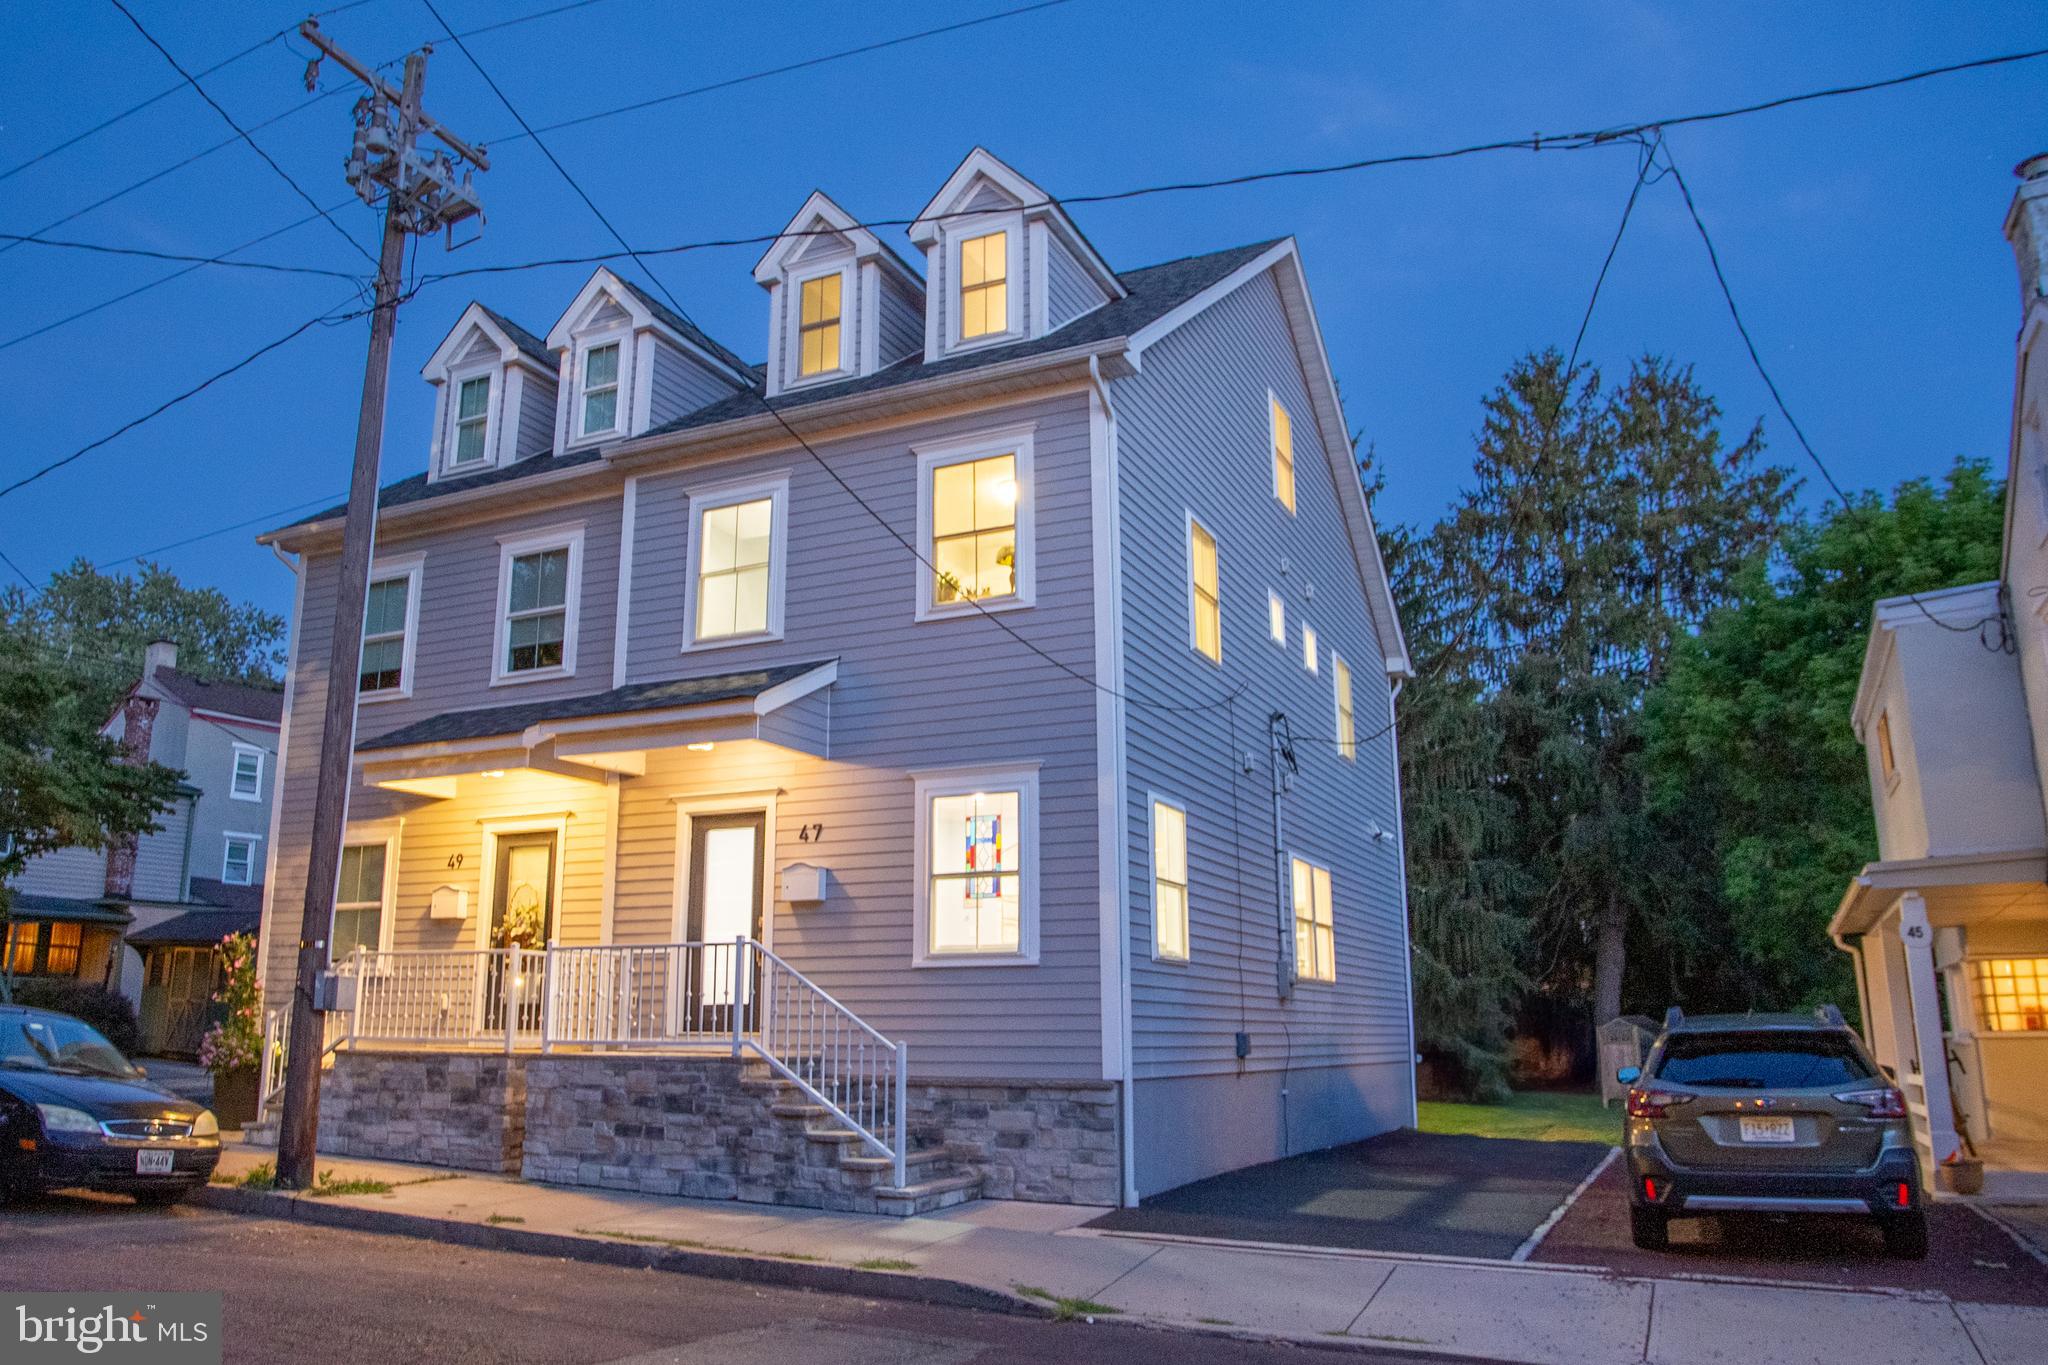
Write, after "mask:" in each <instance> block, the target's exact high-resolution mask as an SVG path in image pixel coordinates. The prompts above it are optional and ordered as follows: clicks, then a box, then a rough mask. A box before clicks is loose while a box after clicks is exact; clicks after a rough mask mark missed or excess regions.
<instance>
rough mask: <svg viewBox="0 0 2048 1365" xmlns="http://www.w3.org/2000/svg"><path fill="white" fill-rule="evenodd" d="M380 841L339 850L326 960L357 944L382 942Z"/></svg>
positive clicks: (384, 853) (383, 854)
mask: <svg viewBox="0 0 2048 1365" xmlns="http://www.w3.org/2000/svg"><path fill="white" fill-rule="evenodd" d="M388 857H389V850H388V849H387V847H386V846H385V845H383V844H350V845H348V846H347V847H346V848H344V849H342V850H341V879H340V881H339V882H338V883H337V885H336V890H335V893H334V927H333V929H332V930H331V931H330V932H329V934H328V936H327V960H328V961H330V962H339V961H341V960H342V959H343V958H345V957H347V956H348V955H349V954H350V953H353V952H354V951H355V950H356V949H358V948H361V949H363V950H364V951H365V952H371V953H374V952H376V951H377V950H378V949H380V948H382V947H383V946H384V942H383V933H384V886H385V878H384V870H385V864H386V861H387V859H388Z"/></svg>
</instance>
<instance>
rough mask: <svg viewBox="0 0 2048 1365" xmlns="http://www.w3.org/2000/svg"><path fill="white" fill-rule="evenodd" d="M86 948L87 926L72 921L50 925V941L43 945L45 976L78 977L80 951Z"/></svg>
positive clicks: (54, 922)
mask: <svg viewBox="0 0 2048 1365" xmlns="http://www.w3.org/2000/svg"><path fill="white" fill-rule="evenodd" d="M84 946H85V926H84V925H82V924H75V923H73V922H71V921H70V920H54V921H52V922H51V924H50V941H49V942H48V943H46V944H44V945H43V974H44V975H45V976H77V975H78V957H79V951H80V950H81V949H82V948H84Z"/></svg>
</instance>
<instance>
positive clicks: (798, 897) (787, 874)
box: [782, 863, 832, 905]
mask: <svg viewBox="0 0 2048 1365" xmlns="http://www.w3.org/2000/svg"><path fill="white" fill-rule="evenodd" d="M831 881H832V877H831V874H830V873H828V872H827V871H826V870H825V869H824V868H822V867H812V866H811V865H810V864H809V863H791V864H790V865H789V866H788V867H785V868H783V869H782V898H783V899H784V900H786V901H788V902H789V903H790V904H791V905H820V904H823V903H824V900H825V890H826V888H827V887H828V886H829V885H830V884H831Z"/></svg>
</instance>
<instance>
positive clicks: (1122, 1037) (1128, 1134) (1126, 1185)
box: [1088, 355, 1138, 1208]
mask: <svg viewBox="0 0 2048 1365" xmlns="http://www.w3.org/2000/svg"><path fill="white" fill-rule="evenodd" d="M1088 384H1089V388H1090V390H1091V391H1092V392H1093V394H1094V396H1095V400H1096V401H1097V402H1098V403H1100V404H1101V405H1102V417H1103V424H1104V427H1105V433H1104V440H1105V445H1106V447H1107V448H1106V449H1105V451H1104V452H1103V469H1104V473H1105V475H1106V477H1107V480H1108V483H1109V486H1108V487H1107V488H1104V489H1101V490H1099V492H1100V495H1101V502H1102V505H1104V506H1107V508H1108V509H1109V516H1108V528H1109V534H1108V539H1109V544H1108V545H1107V546H1098V547H1097V551H1098V553H1101V554H1103V555H1105V556H1106V558H1107V562H1108V574H1109V587H1110V594H1109V601H1108V603H1107V604H1106V607H1107V610H1108V611H1109V613H1110V618H1109V619H1110V628H1109V636H1110V649H1111V659H1110V663H1111V664H1112V666H1113V669H1114V671H1113V673H1112V675H1111V676H1112V677H1113V678H1114V679H1115V682H1116V683H1117V684H1118V687H1119V690H1118V691H1117V692H1116V693H1115V694H1114V695H1113V696H1112V697H1111V698H1110V699H1109V700H1110V705H1109V712H1110V716H1111V724H1110V733H1109V734H1108V735H1107V736H1103V737H1101V741H1100V742H1104V743H1107V744H1109V745H1110V746H1111V749H1112V753H1113V755H1114V757H1113V760H1112V771H1113V772H1114V773H1115V776H1116V782H1115V787H1114V790H1112V791H1111V792H1109V793H1108V799H1109V800H1110V801H1111V802H1112V803H1113V804H1114V809H1115V812H1116V815H1115V824H1114V829H1115V833H1116V837H1115V838H1114V839H1113V840H1112V841H1111V843H1112V848H1111V852H1112V853H1113V854H1114V856H1115V858H1116V869H1117V870H1116V913H1115V920H1116V942H1117V947H1116V964H1117V982H1116V989H1117V997H1118V998H1117V1022H1118V1029H1117V1033H1118V1037H1117V1040H1116V1044H1117V1053H1118V1066H1117V1071H1118V1075H1119V1077H1120V1078H1121V1079H1120V1081H1119V1083H1118V1085H1117V1100H1118V1109H1119V1111H1120V1112H1119V1114H1118V1121H1117V1127H1118V1129H1119V1130H1120V1132H1119V1143H1118V1145H1119V1152H1118V1157H1119V1160H1118V1165H1119V1166H1120V1167H1121V1168H1122V1172H1123V1190H1122V1195H1123V1198H1122V1201H1121V1202H1122V1203H1123V1205H1124V1207H1125V1208H1136V1207H1137V1204H1138V1164H1137V1155H1138V1142H1137V1112H1138V1106H1137V1097H1136V1077H1134V1076H1133V1075H1132V1074H1131V918H1130V909H1131V893H1130V876H1131V867H1130V857H1129V844H1130V839H1129V830H1128V828H1127V826H1128V822H1129V816H1130V809H1129V806H1130V803H1129V801H1128V799H1127V793H1126V791H1125V788H1126V787H1127V786H1128V785H1129V784H1128V777H1127V774H1126V771H1125V768H1126V763H1127V755H1126V754H1125V751H1124V698H1123V694H1122V691H1121V684H1122V682H1123V668H1122V657H1123V639H1124V630H1123V579H1122V565H1121V563H1120V560H1121V556H1122V551H1121V548H1120V538H1119V536H1118V534H1117V530H1118V518H1119V517H1120V516H1121V514H1122V499H1121V494H1120V490H1119V489H1118V487H1117V440H1116V404H1115V403H1114V402H1113V401H1112V400H1111V398H1110V394H1109V383H1108V381H1107V380H1105V379H1104V378H1103V375H1102V360H1101V357H1100V356H1094V355H1091V356H1089V357H1088ZM1095 672H1096V677H1097V678H1098V679H1099V678H1100V677H1101V676H1102V673H1103V661H1102V660H1100V659H1098V660H1097V661H1096V669H1095ZM1103 799H1104V794H1103V793H1101V792H1097V793H1096V800H1097V801H1098V802H1100V801H1102V800H1103Z"/></svg>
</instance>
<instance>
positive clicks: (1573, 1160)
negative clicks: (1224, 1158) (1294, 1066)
mask: <svg viewBox="0 0 2048 1365" xmlns="http://www.w3.org/2000/svg"><path fill="white" fill-rule="evenodd" d="M1607 1152H1608V1149H1607V1148H1605V1147H1602V1146H1599V1145H1597V1144H1595V1143H1587V1142H1525V1141H1522V1140H1520V1139H1516V1138H1482V1137H1462V1136H1453V1135H1450V1134H1444V1133H1417V1132H1413V1131H1409V1130H1405V1129H1404V1130H1402V1131H1400V1132H1394V1133H1386V1134H1383V1135H1381V1136H1379V1137H1376V1138H1373V1139H1371V1140H1370V1141H1367V1142H1355V1143H1352V1144H1350V1145H1348V1146H1344V1147H1335V1148H1332V1149H1330V1150H1329V1151H1326V1152H1312V1153H1310V1154H1308V1155H1306V1156H1297V1157H1290V1158H1288V1159H1287V1160H1285V1161H1274V1162H1269V1163H1267V1164H1266V1165H1264V1166H1252V1167H1249V1168H1247V1169H1245V1170H1242V1171H1232V1172H1230V1173H1229V1174H1228V1175H1219V1176H1213V1177H1211V1178H1210V1179H1208V1180H1201V1181H1197V1182H1196V1183H1194V1184H1192V1185H1183V1186H1181V1187H1180V1188H1179V1189H1177V1190H1169V1191H1167V1192H1166V1193H1165V1194H1161V1195H1157V1196H1155V1197H1153V1198H1151V1199H1148V1200H1146V1201H1145V1202H1144V1204H1143V1205H1142V1206H1140V1207H1138V1208H1135V1209H1119V1210H1117V1211H1116V1212H1114V1213H1111V1214H1109V1215H1107V1216H1105V1217H1102V1218H1098V1219H1096V1220H1095V1221H1094V1222H1093V1223H1091V1224H1089V1226H1090V1227H1096V1228H1105V1229H1111V1230H1114V1231H1119V1232H1149V1233H1166V1234H1170V1235H1175V1236H1184V1237H1227V1238H1234V1239H1237V1240H1241V1241H1250V1242H1291V1243H1296V1244H1301V1245H1308V1246H1325V1247H1345V1248H1351V1249H1355V1250H1368V1251H1400V1252H1419V1253H1423V1254H1427V1255H1434V1256H1490V1257H1497V1258H1501V1259H1505V1258H1507V1257H1509V1256H1512V1255H1513V1254H1514V1251H1515V1248H1517V1247H1519V1246H1520V1245H1521V1244H1522V1243H1523V1241H1525V1240H1526V1239H1527V1238H1528V1236H1529V1234H1530V1233H1531V1232H1533V1231H1535V1230H1536V1228H1537V1226H1538V1225H1539V1224H1541V1223H1542V1222H1543V1220H1544V1219H1546V1218H1548V1217H1549V1216H1550V1213H1551V1211H1552V1210H1553V1209H1555V1208H1556V1207H1557V1206H1558V1205H1559V1204H1561V1203H1562V1202H1564V1200H1565V1198H1566V1197H1567V1196H1568V1195H1570V1194H1571V1192H1572V1190H1573V1189H1575V1188H1576V1187H1577V1186H1578V1183H1579V1182H1580V1181H1581V1180H1583V1179H1585V1177H1586V1175H1587V1173H1588V1172H1590V1171H1591V1170H1592V1169H1593V1168H1594V1167H1595V1166H1597V1165H1599V1164H1600V1162H1601V1160H1602V1159H1603V1158H1605V1157H1606V1155H1607Z"/></svg>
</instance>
